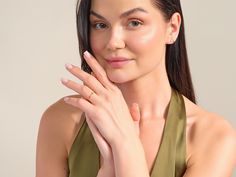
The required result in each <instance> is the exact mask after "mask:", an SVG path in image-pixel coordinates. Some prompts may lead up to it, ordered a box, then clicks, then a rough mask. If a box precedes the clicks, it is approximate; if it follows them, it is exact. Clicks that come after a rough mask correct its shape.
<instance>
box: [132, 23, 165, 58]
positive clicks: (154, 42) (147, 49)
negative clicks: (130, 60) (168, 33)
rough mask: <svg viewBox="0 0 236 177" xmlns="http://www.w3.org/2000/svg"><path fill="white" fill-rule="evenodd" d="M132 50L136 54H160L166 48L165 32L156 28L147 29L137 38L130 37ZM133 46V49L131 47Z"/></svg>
mask: <svg viewBox="0 0 236 177" xmlns="http://www.w3.org/2000/svg"><path fill="white" fill-rule="evenodd" d="M129 44H130V48H132V49H133V52H134V53H137V54H141V55H142V54H144V55H148V54H149V53H152V52H154V53H158V52H159V51H161V50H162V49H163V47H164V46H165V41H164V32H163V30H162V29H158V28H156V27H153V28H149V29H146V30H145V31H143V32H140V34H139V35H138V36H137V37H136V38H135V40H134V38H133V37H132V35H130V39H129ZM131 46H132V47H131Z"/></svg>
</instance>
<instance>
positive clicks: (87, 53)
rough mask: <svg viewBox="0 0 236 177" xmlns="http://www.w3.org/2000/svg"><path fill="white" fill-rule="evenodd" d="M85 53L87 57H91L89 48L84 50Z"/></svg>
mask: <svg viewBox="0 0 236 177" xmlns="http://www.w3.org/2000/svg"><path fill="white" fill-rule="evenodd" d="M84 55H85V56H86V57H88V58H90V57H91V55H90V53H89V52H88V51H87V50H86V51H85V52H84Z"/></svg>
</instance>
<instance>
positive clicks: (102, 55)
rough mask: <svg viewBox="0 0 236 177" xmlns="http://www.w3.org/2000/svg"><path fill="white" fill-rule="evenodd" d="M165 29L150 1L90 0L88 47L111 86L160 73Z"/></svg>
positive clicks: (161, 18) (160, 15)
mask: <svg viewBox="0 0 236 177" xmlns="http://www.w3.org/2000/svg"><path fill="white" fill-rule="evenodd" d="M167 29H168V22H166V21H165V19H164V17H163V15H162V14H161V12H160V10H159V9H157V8H156V7H154V6H153V4H152V3H151V0H128V1H127V0H115V1H114V0H92V4H91V12H90V44H91V48H92V51H93V53H94V55H95V57H96V58H97V60H98V62H99V63H100V65H101V66H102V67H103V68H104V69H105V71H106V73H107V75H108V77H109V79H110V80H111V81H112V82H114V83H124V82H128V81H131V80H134V79H137V78H140V77H142V76H146V75H147V74H151V75H153V76H154V77H156V74H160V73H161V72H163V71H164V69H165V46H166V43H167V38H168V36H167ZM124 59H128V60H127V61H123V62H121V61H120V62H115V61H117V60H124ZM108 60H110V61H112V60H113V62H109V61H108Z"/></svg>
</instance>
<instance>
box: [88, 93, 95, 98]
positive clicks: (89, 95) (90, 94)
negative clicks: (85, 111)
mask: <svg viewBox="0 0 236 177" xmlns="http://www.w3.org/2000/svg"><path fill="white" fill-rule="evenodd" d="M93 94H94V92H91V93H90V95H89V97H88V99H89V100H90V97H91V96H92V95H93Z"/></svg>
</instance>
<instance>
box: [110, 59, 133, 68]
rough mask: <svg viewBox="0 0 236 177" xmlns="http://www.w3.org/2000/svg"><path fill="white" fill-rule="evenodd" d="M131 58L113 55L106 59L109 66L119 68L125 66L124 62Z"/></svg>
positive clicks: (128, 61)
mask: <svg viewBox="0 0 236 177" xmlns="http://www.w3.org/2000/svg"><path fill="white" fill-rule="evenodd" d="M131 61H132V59H127V58H124V57H115V58H109V59H107V60H106V62H107V63H108V65H109V66H111V67H112V68H121V67H123V66H125V65H126V64H128V63H130V62H131Z"/></svg>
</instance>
